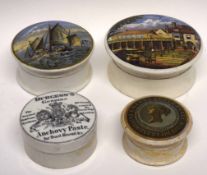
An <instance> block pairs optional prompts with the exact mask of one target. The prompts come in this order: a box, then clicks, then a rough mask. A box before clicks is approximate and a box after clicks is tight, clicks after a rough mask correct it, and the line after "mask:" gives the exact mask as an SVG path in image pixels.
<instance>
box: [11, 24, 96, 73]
mask: <svg viewBox="0 0 207 175" xmlns="http://www.w3.org/2000/svg"><path fill="white" fill-rule="evenodd" d="M92 48H93V39H92V37H91V35H90V34H89V33H88V32H87V31H86V30H85V29H83V28H82V27H80V26H78V25H76V24H73V23H69V22H63V21H46V22H41V23H37V24H34V25H31V26H29V27H27V28H25V29H23V30H22V31H21V32H19V33H18V34H17V35H16V37H15V38H14V40H13V43H12V51H13V53H14V55H15V56H16V57H17V59H18V60H19V61H20V62H21V63H23V64H25V65H27V66H30V67H33V68H37V69H43V70H53V69H62V68H67V67H71V66H74V65H76V64H78V63H81V62H83V61H84V60H86V59H87V58H88V56H89V54H90V53H91V51H92Z"/></svg>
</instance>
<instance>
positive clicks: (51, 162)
mask: <svg viewBox="0 0 207 175" xmlns="http://www.w3.org/2000/svg"><path fill="white" fill-rule="evenodd" d="M96 143H97V139H96V137H95V138H93V139H92V140H91V141H89V143H88V144H86V145H85V146H84V147H82V148H81V149H78V150H76V151H73V152H68V153H61V154H50V153H45V152H42V151H39V150H37V149H34V148H33V147H32V146H30V145H28V144H27V143H26V142H25V144H24V147H25V151H26V153H27V155H28V156H29V157H30V158H31V159H32V160H33V161H34V162H36V163H38V164H39V165H42V166H44V167H48V168H54V169H60V168H70V167H73V166H76V165H79V164H81V163H83V162H84V161H85V160H87V159H88V158H89V157H90V156H91V155H92V153H93V152H94V151H95V148H96Z"/></svg>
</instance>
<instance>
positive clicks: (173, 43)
mask: <svg viewBox="0 0 207 175" xmlns="http://www.w3.org/2000/svg"><path fill="white" fill-rule="evenodd" d="M107 44H108V46H109V48H110V50H111V51H112V52H113V53H114V54H115V55H116V56H117V57H118V58H120V59H121V60H123V61H124V62H125V63H129V64H131V65H134V66H138V67H143V68H150V69H167V68H173V67H177V66H180V65H183V64H185V63H188V62H189V61H191V60H192V59H194V57H195V56H196V55H197V54H198V52H199V50H200V47H201V40H200V37H199V35H198V34H197V32H196V31H195V30H194V29H193V28H192V27H191V26H189V25H188V24H186V23H184V22H182V21H180V20H177V19H175V18H171V17H167V16H161V15H140V16H134V17H130V18H126V19H124V20H122V21H120V22H118V23H116V24H115V25H114V26H113V27H112V28H111V29H110V31H109V33H108V35H107Z"/></svg>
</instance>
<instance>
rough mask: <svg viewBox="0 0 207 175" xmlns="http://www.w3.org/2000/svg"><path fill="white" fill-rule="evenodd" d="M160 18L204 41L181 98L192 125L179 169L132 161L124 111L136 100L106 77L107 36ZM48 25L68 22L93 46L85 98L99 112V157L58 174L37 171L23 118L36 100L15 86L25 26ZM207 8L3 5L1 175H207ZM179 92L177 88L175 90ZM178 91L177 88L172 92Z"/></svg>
mask: <svg viewBox="0 0 207 175" xmlns="http://www.w3.org/2000/svg"><path fill="white" fill-rule="evenodd" d="M147 13H151V14H163V15H168V16H172V17H175V18H178V19H181V20H183V21H185V22H187V23H188V24H190V25H192V26H193V27H194V28H195V29H196V30H197V31H198V33H199V34H200V36H201V38H202V39H203V46H204V50H203V54H202V56H201V59H200V60H199V61H198V62H197V63H196V69H197V78H196V82H195V85H194V86H193V88H192V89H191V90H190V91H189V92H188V93H187V94H185V95H183V96H182V97H180V98H178V99H177V100H179V101H180V102H182V103H183V104H184V105H185V106H187V107H188V108H189V109H190V111H191V113H192V115H193V120H194V126H193V130H192V132H191V133H190V135H189V147H188V150H187V152H186V154H185V156H184V157H183V158H182V159H181V160H179V161H178V162H176V163H174V164H171V165H168V166H163V167H150V166H146V165H142V164H139V163H137V162H135V161H134V160H132V159H131V158H129V157H128V156H127V155H126V153H125V152H124V150H123V148H122V143H121V138H122V132H123V131H122V128H121V125H120V112H121V110H122V109H123V107H124V106H125V105H126V104H127V103H128V102H130V101H131V100H132V99H131V98H129V97H126V96H125V95H123V94H121V93H120V92H118V91H117V90H116V89H114V88H113V87H112V85H111V84H110V82H109V80H108V77H107V66H108V63H109V61H110V57H109V56H108V55H107V53H106V51H105V48H104V37H105V34H106V32H107V31H108V29H109V28H110V27H111V26H112V25H113V24H114V23H116V22H117V21H119V20H121V19H123V18H126V17H128V16H132V15H138V14H147ZM46 20H65V21H70V22H73V23H76V24H79V25H81V26H82V27H84V28H85V29H86V30H88V31H89V32H90V33H91V34H92V36H93V38H94V41H95V48H94V52H93V55H92V57H91V64H92V67H93V77H92V81H91V82H90V84H89V85H88V86H87V87H86V88H85V89H83V90H82V91H80V94H82V95H84V96H86V97H87V98H89V99H90V100H91V101H92V102H93V103H94V105H95V106H96V108H97V111H98V145H97V149H96V151H95V153H94V154H93V155H92V156H91V157H90V159H88V160H87V161H86V162H84V163H83V164H81V165H79V166H76V167H74V168H69V169H63V170H53V169H48V168H44V167H41V166H40V165H37V164H36V163H34V162H33V161H32V160H30V159H29V158H28V156H27V155H26V154H25V152H24V147H23V141H22V137H21V129H20V127H19V114H20V111H21V109H22V108H23V106H24V105H25V104H26V103H27V102H28V101H29V100H30V99H31V98H32V97H33V96H32V95H30V94H28V93H27V92H25V91H24V90H22V89H21V88H20V87H19V85H18V84H17V82H16V69H17V63H16V61H15V59H14V57H13V56H12V53H11V50H10V44H11V41H12V39H13V37H14V36H15V35H16V34H17V32H19V31H20V30H21V29H23V28H24V27H26V26H28V25H30V24H33V23H36V22H40V21H46ZM206 46H207V1H206V0H186V1H184V0H183V1H182V0H103V1H100V0H96V1H95V0H73V1H72V0H13V1H12V0H0V76H1V77H0V99H1V103H0V119H1V122H0V175H14V174H23V175H48V174H51V175H58V174H61V175H66V174H69V175H70V174H73V175H75V174H77V175H78V174H84V175H88V174H90V175H102V174H103V175H106V174H112V173H113V174H117V175H118V174H119V175H122V174H129V175H135V174H136V175H137V174H140V175H143V174H144V175H150V174H153V175H175V174H186V175H194V174H199V175H205V174H206V172H207V165H206V162H207V105H206V99H207V61H206V59H207V55H206ZM175 86H176V85H175ZM171 88H173V87H171Z"/></svg>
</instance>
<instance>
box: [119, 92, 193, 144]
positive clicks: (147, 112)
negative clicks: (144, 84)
mask: <svg viewBox="0 0 207 175" xmlns="http://www.w3.org/2000/svg"><path fill="white" fill-rule="evenodd" d="M191 123H192V122H191V117H190V114H189V112H188V111H187V110H186V109H185V108H184V107H183V106H182V105H181V104H179V103H178V102H176V101H174V100H171V99H169V98H165V97H159V96H153V97H145V98H141V99H139V100H135V101H133V102H132V103H130V104H129V105H128V106H127V107H126V109H125V110H124V112H123V115H122V125H123V127H124V128H125V130H126V132H127V133H128V134H129V136H131V137H132V138H134V139H135V140H136V139H137V138H138V139H137V140H139V141H140V140H142V139H140V138H143V140H157V141H165V140H169V139H172V140H173V139H174V138H177V136H179V138H180V139H181V138H183V137H184V136H186V134H187V133H188V131H189V130H190V128H191ZM183 133H184V135H183ZM182 135H183V136H182Z"/></svg>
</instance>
